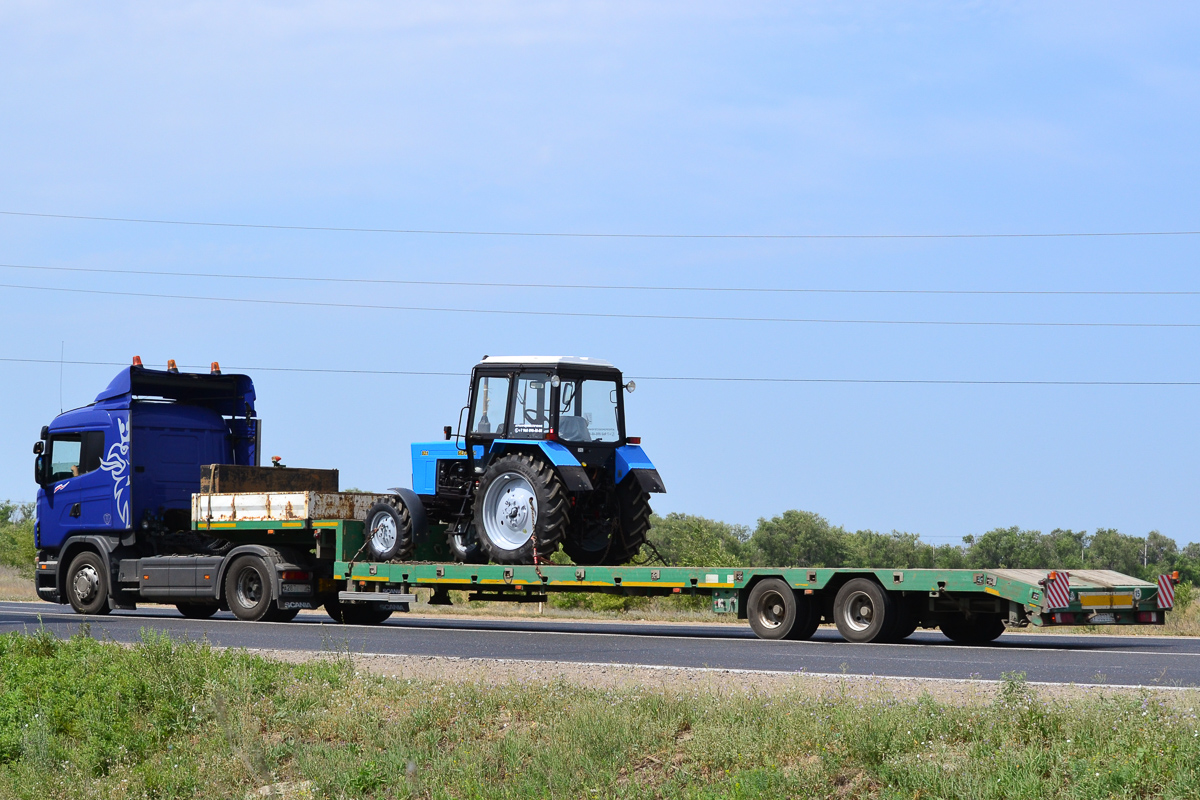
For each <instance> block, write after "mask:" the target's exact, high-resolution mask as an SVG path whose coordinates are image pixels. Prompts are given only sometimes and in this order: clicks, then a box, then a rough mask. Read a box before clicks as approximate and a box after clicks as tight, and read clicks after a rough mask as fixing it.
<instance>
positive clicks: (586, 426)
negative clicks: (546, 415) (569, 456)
mask: <svg viewBox="0 0 1200 800" xmlns="http://www.w3.org/2000/svg"><path fill="white" fill-rule="evenodd" d="M619 395H620V387H619V386H618V385H617V382H616V381H613V380H585V379H582V378H579V379H576V378H565V379H563V381H562V384H561V385H560V386H559V389H558V438H559V439H561V440H563V441H565V442H617V441H620V438H621V435H620V430H619V429H618V420H617V397H618V396H619Z"/></svg>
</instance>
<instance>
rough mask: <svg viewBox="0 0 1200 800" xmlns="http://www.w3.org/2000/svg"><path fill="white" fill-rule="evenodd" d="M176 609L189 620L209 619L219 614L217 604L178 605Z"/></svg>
mask: <svg viewBox="0 0 1200 800" xmlns="http://www.w3.org/2000/svg"><path fill="white" fill-rule="evenodd" d="M175 608H177V609H179V613H180V614H183V615H184V616H185V617H187V618H188V619H208V618H209V617H211V616H212V615H213V614H215V613H217V608H218V606H217V604H216V603H176V604H175Z"/></svg>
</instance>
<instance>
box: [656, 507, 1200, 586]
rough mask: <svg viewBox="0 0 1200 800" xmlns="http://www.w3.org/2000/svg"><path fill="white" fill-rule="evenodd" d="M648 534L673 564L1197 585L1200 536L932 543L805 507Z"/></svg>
mask: <svg viewBox="0 0 1200 800" xmlns="http://www.w3.org/2000/svg"><path fill="white" fill-rule="evenodd" d="M652 525H653V527H652V529H651V532H650V540H651V542H652V543H653V544H654V546H655V547H656V548H657V549H658V551H659V553H661V555H662V557H663V559H664V560H665V561H667V562H668V563H670V564H673V565H678V566H697V567H699V566H709V565H723V566H746V567H754V566H758V567H863V568H887V567H896V568H898V569H921V568H925V569H932V568H938V569H1004V568H1007V569H1065V570H1072V569H1111V570H1116V571H1117V572H1121V573H1124V574H1126V575H1133V576H1135V577H1139V578H1143V579H1145V580H1150V581H1153V580H1155V579H1156V578H1157V576H1158V575H1161V574H1163V573H1167V572H1172V571H1174V570H1178V571H1179V573H1180V577H1181V578H1183V579H1184V580H1187V581H1189V582H1191V583H1200V542H1193V543H1191V544H1189V545H1187V546H1185V547H1182V548H1181V547H1179V546H1178V544H1177V543H1176V542H1175V540H1174V539H1172V538H1170V537H1169V536H1164V535H1162V534H1161V533H1159V532H1158V531H1151V532H1150V533H1148V534H1147V535H1145V536H1131V535H1129V534H1125V533H1121V532H1120V531H1118V530H1115V529H1113V528H1100V529H1098V530H1095V531H1092V532H1088V531H1074V530H1067V529H1063V528H1056V529H1054V530H1052V531H1050V532H1049V533H1042V532H1041V531H1034V530H1023V529H1021V528H1019V527H1015V526H1014V527H1011V528H995V529H993V530H990V531H988V532H987V533H984V534H982V535H979V536H964V537H963V541H962V544H942V545H934V544H930V543H928V542H923V541H921V537H920V535H919V534H915V533H902V532H900V531H892V532H891V533H880V532H878V531H871V530H860V531H848V530H846V529H845V528H842V527H841V526H838V525H831V524H830V523H829V521H828V520H826V519H825V518H824V517H822V516H821V515H820V514H815V513H813V512H811V511H785V512H784V513H783V514H780V515H779V516H777V517H772V518H770V519H766V518H762V519H759V520H758V524H757V525H756V526H755V527H754V529H753V530H751V529H750V528H749V527H747V526H745V525H730V524H728V523H725V522H719V521H717V520H712V519H707V518H705V517H698V516H694V515H691V514H669V515H667V516H665V517H659V516H655V517H654V518H653V521H652Z"/></svg>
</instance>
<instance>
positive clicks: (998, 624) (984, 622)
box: [938, 614, 1004, 644]
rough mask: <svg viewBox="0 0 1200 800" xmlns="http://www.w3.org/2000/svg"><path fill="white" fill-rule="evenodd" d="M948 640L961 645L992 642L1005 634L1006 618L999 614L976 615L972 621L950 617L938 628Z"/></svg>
mask: <svg viewBox="0 0 1200 800" xmlns="http://www.w3.org/2000/svg"><path fill="white" fill-rule="evenodd" d="M938 627H939V628H941V629H942V633H943V634H944V635H945V636H946V638H947V639H950V640H951V641H953V642H959V643H960V644H982V643H984V642H991V641H994V640H995V639H998V638H999V637H1000V634H1002V633H1004V618H1003V617H1001V616H1000V615H999V614H976V615H975V616H974V617H972V618H971V619H967V618H966V617H950V618H947V619H944V620H942V623H941V624H940V625H939V626H938Z"/></svg>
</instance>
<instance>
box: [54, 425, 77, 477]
mask: <svg viewBox="0 0 1200 800" xmlns="http://www.w3.org/2000/svg"><path fill="white" fill-rule="evenodd" d="M82 446H83V437H81V436H80V435H79V434H78V433H64V434H58V435H55V436H51V437H50V480H51V481H52V482H53V481H62V480H66V479H67V478H73V477H75V476H76V475H78V474H79V451H80V450H81V449H82Z"/></svg>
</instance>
